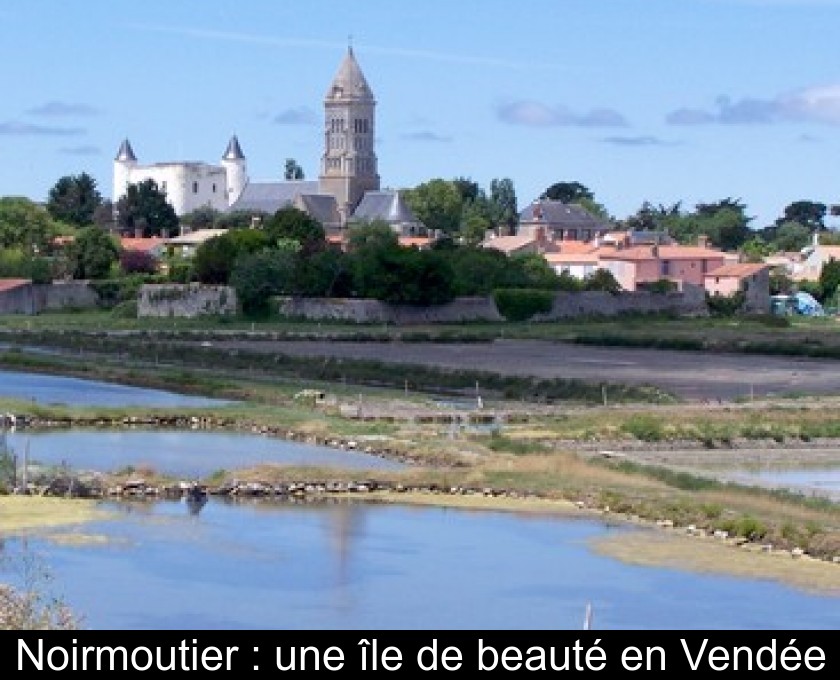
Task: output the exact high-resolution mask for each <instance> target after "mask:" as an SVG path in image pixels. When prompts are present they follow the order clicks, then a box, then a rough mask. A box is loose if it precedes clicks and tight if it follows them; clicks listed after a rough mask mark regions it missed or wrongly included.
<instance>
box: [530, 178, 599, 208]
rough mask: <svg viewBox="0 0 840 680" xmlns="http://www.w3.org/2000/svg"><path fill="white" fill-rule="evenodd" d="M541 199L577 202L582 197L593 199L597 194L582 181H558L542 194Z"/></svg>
mask: <svg viewBox="0 0 840 680" xmlns="http://www.w3.org/2000/svg"><path fill="white" fill-rule="evenodd" d="M540 198H541V199H546V198H547V199H550V200H552V201H562V202H563V203H577V202H578V201H580V200H582V199H589V200H593V199H594V198H595V195H594V194H593V193H592V192H591V191H590V190H589V189H588V188H587V187H585V186H584V185H583V184H581V183H580V182H556V183H555V184H552V185H551V186H550V187H548V189H546V190H545V191H543V192H542V194H540Z"/></svg>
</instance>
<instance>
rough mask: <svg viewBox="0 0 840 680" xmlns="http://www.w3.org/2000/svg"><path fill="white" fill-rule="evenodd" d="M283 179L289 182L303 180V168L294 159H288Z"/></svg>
mask: <svg viewBox="0 0 840 680" xmlns="http://www.w3.org/2000/svg"><path fill="white" fill-rule="evenodd" d="M283 178H284V179H285V180H287V181H289V180H295V179H303V168H302V167H300V165H298V162H297V161H296V160H295V159H294V158H287V159H286V166H285V168H284V169H283Z"/></svg>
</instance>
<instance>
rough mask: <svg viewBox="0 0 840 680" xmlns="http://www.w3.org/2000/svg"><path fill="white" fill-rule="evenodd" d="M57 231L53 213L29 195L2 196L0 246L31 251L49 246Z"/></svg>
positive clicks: (0, 205)
mask: <svg viewBox="0 0 840 680" xmlns="http://www.w3.org/2000/svg"><path fill="white" fill-rule="evenodd" d="M57 233H58V228H57V225H56V224H55V223H54V222H53V220H52V219H51V218H50V214H49V213H48V212H47V211H46V210H44V209H43V208H41V207H40V206H37V205H35V203H33V202H32V201H30V200H29V199H28V198H15V197H6V198H0V247H1V248H20V249H21V250H23V251H24V252H26V253H28V254H30V255H32V254H35V253H39V252H40V253H43V252H45V251H46V250H47V248H48V246H49V242H50V240H51V239H52V238H53V236H55V235H56V234H57Z"/></svg>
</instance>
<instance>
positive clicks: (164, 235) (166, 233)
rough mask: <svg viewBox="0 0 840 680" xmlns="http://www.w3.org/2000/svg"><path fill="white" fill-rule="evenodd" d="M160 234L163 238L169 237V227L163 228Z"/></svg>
mask: <svg viewBox="0 0 840 680" xmlns="http://www.w3.org/2000/svg"><path fill="white" fill-rule="evenodd" d="M160 235H161V237H162V238H169V229H161V230H160Z"/></svg>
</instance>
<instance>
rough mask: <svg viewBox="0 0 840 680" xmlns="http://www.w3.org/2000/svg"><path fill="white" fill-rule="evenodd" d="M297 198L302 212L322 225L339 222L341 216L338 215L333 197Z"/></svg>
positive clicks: (301, 196)
mask: <svg viewBox="0 0 840 680" xmlns="http://www.w3.org/2000/svg"><path fill="white" fill-rule="evenodd" d="M298 198H299V200H300V202H301V204H302V209H303V211H304V212H305V213H307V214H308V215H309V216H310V217H311V218H312V219H314V220H317V221H318V222H320V223H321V224H322V225H324V226H326V225H330V224H338V223H339V222H341V216H340V215H339V214H338V203H337V202H336V200H335V197H334V196H330V195H328V194H300V196H299V197H298Z"/></svg>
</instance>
